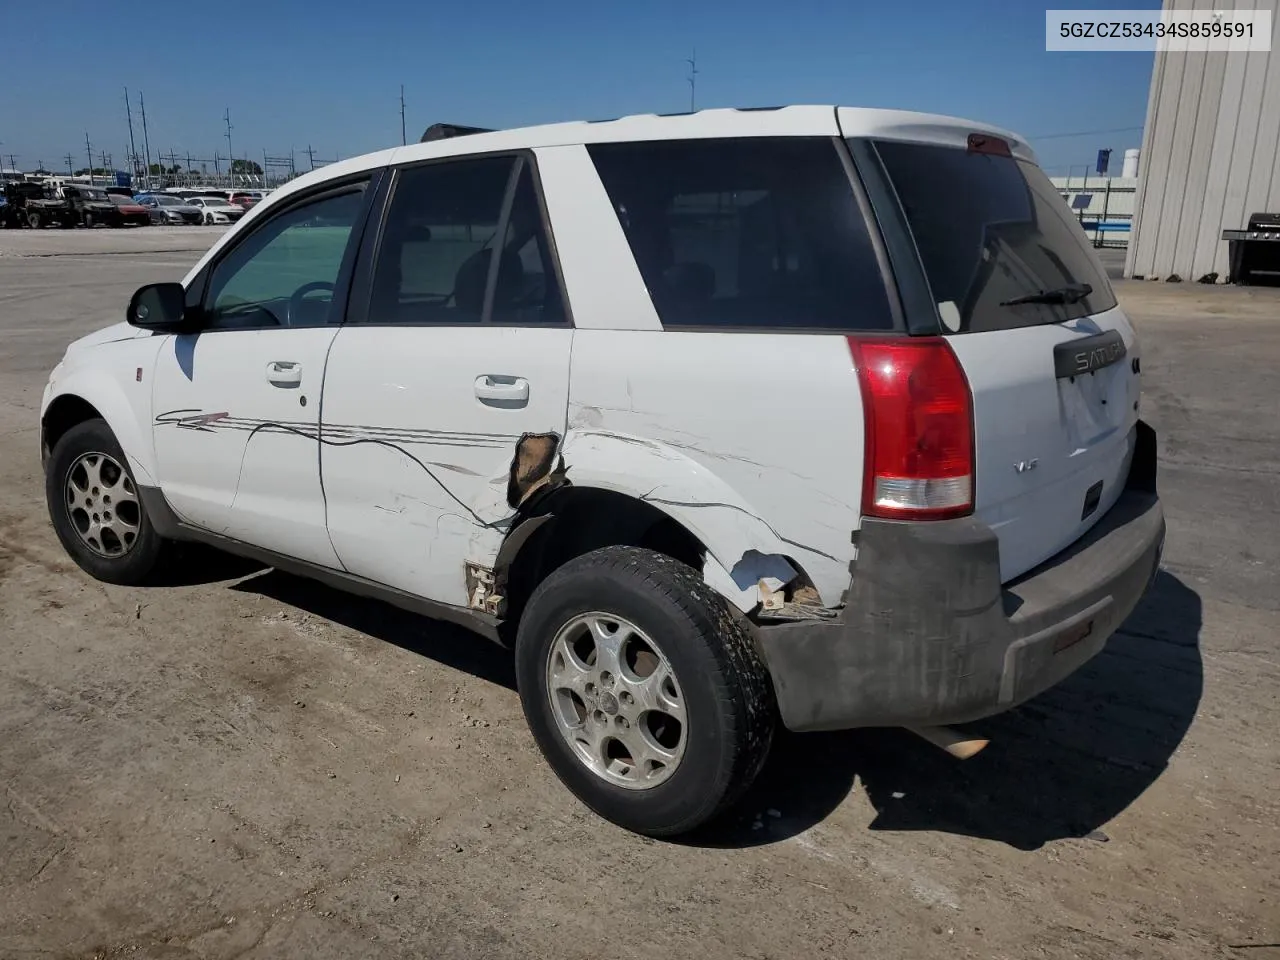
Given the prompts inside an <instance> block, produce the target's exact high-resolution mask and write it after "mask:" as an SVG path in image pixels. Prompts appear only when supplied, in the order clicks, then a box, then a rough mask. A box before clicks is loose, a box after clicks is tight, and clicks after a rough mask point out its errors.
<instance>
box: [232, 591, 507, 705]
mask: <svg viewBox="0 0 1280 960" xmlns="http://www.w3.org/2000/svg"><path fill="white" fill-rule="evenodd" d="M231 589H233V590H239V591H242V592H245V593H256V594H259V595H261V596H264V597H270V598H271V599H272V600H276V601H278V602H280V603H283V604H288V605H289V606H291V607H297V608H298V609H299V610H305V611H307V612H308V613H311V614H314V615H315V616H317V617H324V618H325V619H326V620H330V621H332V622H334V623H339V624H342V625H343V626H344V627H349V628H351V629H352V630H358V631H359V632H361V633H363V634H367V635H368V636H370V637H375V638H376V639H378V640H382V641H385V642H386V643H393V644H395V645H396V646H397V647H400V648H402V649H404V650H408V651H409V652H410V653H415V654H417V655H418V656H421V657H426V658H428V659H430V660H435V661H437V662H439V663H443V664H445V665H446V666H449V667H453V668H454V669H455V670H461V671H463V672H464V673H469V674H471V675H472V676H475V677H479V678H480V679H481V680H487V681H488V682H489V683H495V684H498V685H499V686H503V687H507V688H508V689H510V690H515V688H516V675H515V663H514V660H513V659H512V656H511V651H510V650H507V649H505V648H503V647H501V646H499V645H498V644H496V643H493V642H491V641H489V640H486V639H484V638H483V637H481V636H479V635H478V634H475V633H472V632H471V631H469V630H466V629H464V628H462V627H459V626H456V625H454V624H452V623H446V622H444V621H442V620H432V619H430V618H428V617H423V616H419V615H418V614H416V613H410V612H408V611H407V610H401V609H400V608H399V607H393V606H391V605H390V604H389V603H383V602H382V601H380V600H370V599H366V598H364V597H357V596H354V595H352V594H349V593H343V592H342V591H341V590H334V589H332V588H330V587H326V586H324V585H323V584H319V583H316V582H315V581H314V580H306V579H303V578H302V577H295V576H293V575H291V574H288V573H282V572H281V571H279V570H274V569H273V570H270V571H268V572H265V573H263V574H261V575H260V576H256V577H249V578H248V579H245V580H241V581H240V582H239V583H236V584H234V585H233V586H232V588H231Z"/></svg>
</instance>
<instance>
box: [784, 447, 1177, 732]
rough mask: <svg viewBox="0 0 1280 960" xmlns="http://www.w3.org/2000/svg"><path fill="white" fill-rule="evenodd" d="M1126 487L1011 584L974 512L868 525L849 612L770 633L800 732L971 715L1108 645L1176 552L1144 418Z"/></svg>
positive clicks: (1039, 685)
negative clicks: (1166, 552)
mask: <svg viewBox="0 0 1280 960" xmlns="http://www.w3.org/2000/svg"><path fill="white" fill-rule="evenodd" d="M1137 430H1138V438H1137V440H1138V442H1137V444H1136V447H1135V451H1134V457H1133V466H1132V468H1131V469H1130V472H1129V477H1128V482H1127V484H1126V488H1125V491H1124V492H1123V493H1122V494H1121V496H1120V498H1119V499H1118V500H1117V501H1116V503H1115V505H1114V506H1113V507H1112V508H1111V509H1110V510H1109V511H1108V512H1107V514H1106V516H1104V517H1103V518H1102V519H1101V520H1100V521H1098V523H1097V524H1096V525H1095V526H1094V527H1093V529H1091V530H1090V531H1089V532H1088V533H1087V534H1086V535H1085V536H1084V537H1082V538H1081V539H1080V540H1078V541H1077V542H1076V543H1074V544H1072V545H1071V546H1070V547H1068V548H1067V549H1066V550H1064V551H1063V552H1062V553H1060V554H1058V555H1057V556H1055V557H1053V558H1051V559H1050V560H1048V561H1046V562H1045V563H1043V564H1041V565H1040V566H1039V567H1037V568H1036V569H1035V570H1033V571H1031V572H1030V573H1028V574H1026V575H1024V576H1023V577H1021V578H1019V579H1018V580H1016V581H1014V582H1012V583H1010V584H1007V585H1004V586H1002V585H1001V583H1000V556H999V545H998V542H997V540H996V537H995V534H993V533H992V532H991V530H990V528H988V527H987V526H986V525H985V524H983V523H981V522H979V521H977V520H974V519H973V518H971V517H966V518H962V519H959V520H949V521H940V522H937V523H914V524H913V523H900V522H892V521H883V520H865V521H864V522H863V525H862V529H861V531H860V533H859V540H858V544H859V546H858V558H857V560H856V561H855V563H854V569H853V580H852V583H851V585H850V589H849V593H848V596H847V598H846V603H845V607H844V609H843V611H842V613H841V617H840V619H838V620H835V621H822V622H815V621H806V622H799V623H787V624H778V625H773V626H762V627H759V628H758V636H759V639H760V645H761V649H762V651H763V653H764V657H765V660H766V662H767V664H768V666H769V671H770V673H771V675H772V677H773V684H774V690H775V692H776V693H777V698H778V706H779V709H780V711H781V714H782V720H783V723H785V724H786V726H787V727H789V728H790V729H792V730H836V729H844V728H849V727H875V726H912V725H927V724H942V723H963V722H965V721H969V720H975V719H978V718H980V717H984V716H989V715H991V714H994V713H999V712H1001V711H1004V710H1008V709H1010V708H1011V707H1014V706H1016V705H1017V704H1019V703H1021V702H1023V701H1024V700H1027V699H1029V698H1031V697H1033V696H1035V695H1036V694H1038V693H1040V692H1042V691H1044V690H1046V689H1048V688H1049V687H1051V686H1053V685H1054V684H1056V683H1058V682H1059V681H1061V680H1062V679H1063V678H1065V677H1066V676H1067V675H1069V674H1070V673H1072V672H1073V671H1075V670H1076V669H1077V668H1079V667H1080V666H1081V665H1082V664H1083V663H1085V662H1086V661H1087V660H1089V659H1090V658H1091V657H1093V656H1094V655H1095V654H1097V653H1098V652H1099V651H1101V650H1102V648H1103V646H1104V645H1105V644H1106V641H1107V638H1108V637H1110V636H1111V634H1112V633H1113V632H1114V631H1115V630H1116V628H1117V627H1119V626H1120V624H1121V623H1123V622H1124V620H1125V618H1126V617H1128V615H1129V614H1130V613H1131V612H1132V611H1133V608H1134V607H1135V606H1136V605H1137V603H1138V601H1139V599H1141V597H1142V595H1143V593H1145V592H1146V589H1147V587H1148V586H1150V584H1151V582H1152V580H1153V579H1154V577H1155V574H1156V571H1157V570H1158V569H1159V564H1160V555H1161V552H1162V550H1163V546H1164V536H1165V523H1164V512H1163V510H1162V508H1161V505H1160V499H1159V497H1158V496H1157V494H1156V489H1155V458H1156V451H1155V446H1156V443H1155V433H1154V431H1152V430H1151V428H1150V427H1149V426H1147V425H1146V424H1145V423H1141V422H1139V424H1138V427H1137Z"/></svg>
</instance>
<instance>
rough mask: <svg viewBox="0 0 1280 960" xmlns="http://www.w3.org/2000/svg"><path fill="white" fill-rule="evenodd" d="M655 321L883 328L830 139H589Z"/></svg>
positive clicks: (869, 264)
mask: <svg viewBox="0 0 1280 960" xmlns="http://www.w3.org/2000/svg"><path fill="white" fill-rule="evenodd" d="M588 150H589V152H590V154H591V158H592V161H593V162H594V163H595V167H596V170H597V171H598V173H599V174H600V179H601V181H602V182H603V183H604V187H605V190H606V191H607V192H608V194H609V199H610V201H611V202H612V204H613V207H614V210H615V212H616V213H617V215H618V220H619V222H620V223H621V225H622V228H623V230H624V231H625V233H626V236H627V240H628V242H629V243H630V245H631V251H632V254H633V255H634V256H635V259H636V265H637V266H638V267H639V269H640V274H641V276H642V277H643V278H644V282H645V285H646V286H647V287H648V289H649V293H650V296H651V297H652V298H653V304H654V307H655V308H656V309H657V311H658V315H659V317H660V318H661V320H662V323H663V325H664V326H665V327H677V328H679V327H685V328H689V327H713V328H722V327H732V328H745V329H773V330H777V329H783V330H821V331H827V330H831V331H858V330H892V329H893V328H894V320H893V315H892V313H891V312H890V307H889V300H888V294H887V292H886V287H885V278H884V275H883V274H882V272H881V270H880V266H879V261H878V260H877V258H876V254H875V249H874V247H873V245H872V240H871V236H870V233H869V231H868V228H867V223H866V220H865V218H864V217H863V215H862V212H861V209H860V208H859V205H858V201H857V198H856V196H855V194H854V188H853V184H852V183H851V182H850V179H849V175H848V174H847V173H846V170H845V167H844V165H843V164H842V163H841V160H840V155H839V153H838V149H837V143H836V142H833V141H832V140H829V139H825V138H797V137H793V138H769V139H725V140H673V141H656V142H642V143H602V144H593V145H591V146H589V147H588Z"/></svg>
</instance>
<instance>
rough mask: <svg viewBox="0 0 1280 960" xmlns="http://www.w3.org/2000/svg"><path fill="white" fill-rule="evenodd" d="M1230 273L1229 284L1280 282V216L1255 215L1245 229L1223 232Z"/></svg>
mask: <svg viewBox="0 0 1280 960" xmlns="http://www.w3.org/2000/svg"><path fill="white" fill-rule="evenodd" d="M1222 239H1223V240H1226V241H1227V251H1228V258H1229V261H1230V270H1231V273H1230V275H1229V276H1228V277H1227V282H1228V283H1241V284H1250V283H1257V282H1258V281H1260V280H1266V281H1268V282H1271V283H1275V282H1278V281H1280V213H1255V214H1253V215H1252V216H1251V217H1249V226H1248V228H1247V229H1245V230H1223V231H1222Z"/></svg>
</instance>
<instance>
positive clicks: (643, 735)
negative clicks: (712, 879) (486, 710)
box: [516, 547, 776, 837]
mask: <svg viewBox="0 0 1280 960" xmlns="http://www.w3.org/2000/svg"><path fill="white" fill-rule="evenodd" d="M516 681H517V684H518V686H519V690H520V701H521V704H522V705H523V707H524V714H525V718H526V719H527V720H528V723H529V727H530V729H531V730H532V732H533V736H534V739H535V740H536V741H537V743H538V747H539V748H540V749H541V751H542V753H543V755H544V756H545V757H546V759H547V762H548V763H550V764H551V767H552V769H553V770H555V772H556V774H557V776H559V777H560V779H561V781H563V782H564V784H565V785H566V786H567V787H568V788H569V789H570V790H571V791H573V793H574V794H575V795H576V796H577V797H578V798H579V799H580V800H582V802H584V803H585V804H586V805H587V806H589V807H591V808H592V809H593V810H595V811H596V812H597V813H599V814H600V815H601V816H602V817H605V818H606V819H608V820H611V821H613V822H614V823H616V824H618V825H619V826H622V827H625V828H627V829H629V830H633V831H635V832H637V833H642V834H647V835H649V836H655V837H664V836H675V835H678V834H682V833H687V832H689V831H691V830H693V829H695V828H696V827H698V826H700V825H702V824H704V823H706V822H707V821H709V820H711V819H712V818H714V817H715V816H716V815H718V814H719V813H721V812H722V811H723V810H725V809H726V808H727V807H728V806H730V805H731V804H732V803H733V802H734V801H735V800H737V799H738V797H739V796H741V794H742V793H743V791H745V790H746V789H747V787H749V786H750V785H751V782H752V781H753V780H754V779H755V777H756V774H758V773H759V772H760V768H761V767H762V766H763V765H764V761H765V758H766V757H767V756H768V752H769V745H770V743H771V741H772V738H773V731H774V727H775V723H776V721H775V717H776V707H775V704H774V699H773V688H772V685H771V683H770V680H769V675H768V672H767V670H766V669H765V666H764V663H763V661H762V660H761V659H760V656H759V654H758V653H757V652H756V649H755V645H754V644H753V642H752V639H751V636H750V634H749V633H748V630H747V628H746V626H745V625H744V624H743V623H742V622H741V621H740V620H739V619H738V618H737V616H736V614H735V613H734V612H733V611H732V610H731V609H730V607H729V605H728V604H727V603H726V602H725V601H724V599H723V598H722V597H720V595H719V594H717V593H715V592H714V591H713V590H711V589H710V588H709V587H707V586H706V584H705V583H703V582H702V578H701V577H699V576H698V574H697V573H696V572H695V571H694V570H693V569H692V568H690V567H688V566H686V565H684V564H682V563H679V562H678V561H676V560H673V559H671V558H670V557H667V556H664V555H662V554H659V553H654V552H653V551H649V550H641V549H638V548H635V547H606V548H604V549H602V550H596V551H593V552H591V553H588V554H586V555H585V556H582V557H578V558H577V559H575V560H571V561H570V562H569V563H567V564H565V565H564V566H562V567H561V568H560V569H558V570H556V571H555V572H554V573H552V574H551V575H550V576H549V577H547V579H546V580H544V581H543V582H542V583H541V584H540V585H539V586H538V588H537V589H536V590H535V591H534V593H533V596H532V597H531V598H530V600H529V604H528V606H527V607H526V608H525V611H524V615H523V616H522V617H521V620H520V627H519V631H518V633H517V637H516Z"/></svg>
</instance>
